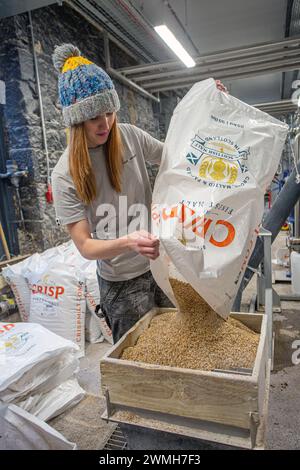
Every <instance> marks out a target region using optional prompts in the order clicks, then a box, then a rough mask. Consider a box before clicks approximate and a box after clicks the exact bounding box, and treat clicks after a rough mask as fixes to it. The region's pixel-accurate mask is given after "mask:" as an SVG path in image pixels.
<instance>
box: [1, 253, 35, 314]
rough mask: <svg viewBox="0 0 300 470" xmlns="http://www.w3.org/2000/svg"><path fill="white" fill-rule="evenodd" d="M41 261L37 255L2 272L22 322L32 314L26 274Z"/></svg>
mask: <svg viewBox="0 0 300 470" xmlns="http://www.w3.org/2000/svg"><path fill="white" fill-rule="evenodd" d="M39 259H40V255H39V254H38V253H35V254H34V255H32V256H30V257H29V258H26V259H25V260H24V261H21V262H20V263H16V264H13V265H10V266H6V267H5V268H3V269H2V272H1V274H2V275H3V277H4V279H5V280H6V282H7V283H8V285H9V286H10V288H11V290H12V292H13V294H14V297H15V301H16V304H17V306H18V310H19V313H20V316H21V319H22V321H28V319H29V313H30V288H29V286H28V282H27V280H26V274H28V273H30V272H31V271H32V269H34V268H35V266H36V265H37V264H38V263H39Z"/></svg>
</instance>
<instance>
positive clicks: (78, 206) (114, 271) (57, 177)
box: [52, 124, 163, 281]
mask: <svg viewBox="0 0 300 470" xmlns="http://www.w3.org/2000/svg"><path fill="white" fill-rule="evenodd" d="M118 126H119V129H120V132H121V136H122V142H123V145H124V154H123V173H122V191H121V193H117V192H116V191H115V190H114V188H113V187H112V186H111V183H110V180H109V176H108V172H107V168H106V162H105V158H106V157H105V154H104V151H103V146H100V147H97V148H95V149H90V150H89V153H90V157H91V161H92V166H93V170H94V173H95V177H96V184H97V197H96V199H95V200H94V201H93V202H92V203H91V204H90V205H85V204H84V203H83V202H82V201H81V200H80V199H79V197H78V196H77V193H76V189H75V186H74V183H73V180H72V178H71V176H70V172H69V159H68V147H67V148H66V150H65V151H64V153H63V155H62V156H61V158H60V159H59V161H58V163H57V164H56V166H55V168H54V170H53V172H52V188H53V196H54V204H55V210H56V217H57V221H58V223H60V224H62V225H66V224H70V223H73V222H78V221H80V220H83V219H87V220H88V222H89V224H90V229H91V233H92V236H93V238H96V239H101V240H108V239H115V238H118V237H120V236H123V235H126V234H127V233H131V232H133V231H135V230H140V229H145V230H148V231H150V227H151V226H150V224H151V222H150V221H151V197H152V193H151V187H150V182H149V177H148V173H147V170H146V165H145V160H147V161H149V162H151V163H160V160H161V155H162V150H163V144H162V143H161V142H160V141H158V140H157V139H154V138H153V137H151V136H150V135H149V134H147V132H144V131H142V130H141V129H139V128H137V127H135V126H133V125H131V124H118ZM149 269H150V265H149V261H148V259H147V258H145V257H144V256H142V255H140V254H138V253H136V252H134V251H130V252H126V253H124V254H121V255H119V256H116V257H115V258H112V259H103V260H98V273H99V274H100V276H101V277H103V278H104V279H106V280H108V281H124V280H128V279H133V278H134V277H136V276H139V275H141V274H144V273H145V272H147V271H148V270H149Z"/></svg>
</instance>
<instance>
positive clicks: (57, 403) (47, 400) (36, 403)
mask: <svg viewBox="0 0 300 470" xmlns="http://www.w3.org/2000/svg"><path fill="white" fill-rule="evenodd" d="M84 396H85V391H84V390H83V388H81V387H80V385H79V383H78V381H77V379H76V378H74V377H73V378H71V379H69V380H67V381H66V382H64V383H62V384H60V385H58V386H57V387H55V388H54V389H53V390H50V391H49V392H47V393H37V394H34V395H30V396H28V397H27V398H26V399H25V400H22V401H18V402H17V403H16V404H17V405H18V406H20V407H21V408H22V409H24V410H25V411H28V412H29V413H31V414H33V415H34V416H36V417H37V418H39V419H42V420H43V421H49V420H50V419H52V418H55V416H58V415H60V414H61V413H63V412H64V411H66V410H67V409H68V408H71V407H72V406H75V405H77V403H79V402H80V401H81V400H82V398H83V397H84Z"/></svg>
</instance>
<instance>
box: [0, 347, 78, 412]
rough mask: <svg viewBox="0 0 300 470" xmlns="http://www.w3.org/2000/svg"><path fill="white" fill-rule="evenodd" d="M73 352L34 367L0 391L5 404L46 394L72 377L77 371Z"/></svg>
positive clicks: (76, 360)
mask: <svg viewBox="0 0 300 470" xmlns="http://www.w3.org/2000/svg"><path fill="white" fill-rule="evenodd" d="M74 354H75V353H74V352H68V351H67V352H63V353H62V354H60V355H59V356H55V357H51V358H50V359H48V360H47V361H41V362H40V363H38V364H36V365H34V366H33V367H32V368H31V369H30V370H28V371H27V372H25V373H24V374H23V376H22V377H21V378H20V379H18V380H16V381H15V382H12V383H11V384H10V385H9V386H8V387H7V388H6V389H5V390H2V391H0V400H2V401H3V402H5V403H10V402H16V401H17V400H21V399H25V398H26V396H28V395H29V394H32V393H34V394H37V393H46V392H48V391H49V390H52V389H53V388H55V387H57V386H58V385H60V384H61V383H63V382H65V381H66V380H68V379H70V378H71V377H73V376H74V375H75V374H77V373H78V371H79V360H78V358H77V357H75V355H74Z"/></svg>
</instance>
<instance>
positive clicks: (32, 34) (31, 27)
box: [28, 11, 50, 184]
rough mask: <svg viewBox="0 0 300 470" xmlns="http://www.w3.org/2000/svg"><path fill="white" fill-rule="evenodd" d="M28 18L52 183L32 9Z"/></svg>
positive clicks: (48, 175) (48, 174)
mask: <svg viewBox="0 0 300 470" xmlns="http://www.w3.org/2000/svg"><path fill="white" fill-rule="evenodd" d="M28 18H29V29H30V33H31V41H32V51H33V61H34V70H35V76H36V84H37V90H38V97H39V105H40V112H41V121H42V133H43V142H44V148H45V154H46V165H47V183H48V184H49V183H50V165H49V153H48V145H47V135H46V126H45V117H44V108H43V100H42V93H41V84H40V76H39V69H38V63H37V57H36V52H35V40H34V33H33V26H32V18H31V11H29V12H28Z"/></svg>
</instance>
